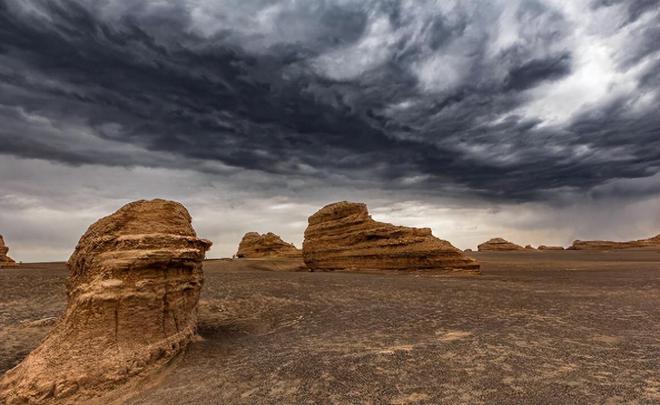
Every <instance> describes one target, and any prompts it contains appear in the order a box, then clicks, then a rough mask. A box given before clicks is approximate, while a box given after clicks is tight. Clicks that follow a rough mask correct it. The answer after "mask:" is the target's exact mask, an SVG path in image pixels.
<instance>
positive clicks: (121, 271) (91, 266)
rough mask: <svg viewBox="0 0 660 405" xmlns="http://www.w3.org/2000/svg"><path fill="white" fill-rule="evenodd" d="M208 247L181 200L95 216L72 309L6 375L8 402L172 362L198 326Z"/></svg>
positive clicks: (123, 379) (0, 385) (75, 264)
mask: <svg viewBox="0 0 660 405" xmlns="http://www.w3.org/2000/svg"><path fill="white" fill-rule="evenodd" d="M210 246H211V242H209V241H207V240H204V239H199V238H197V235H196V234H195V231H194V230H193V228H192V226H191V218H190V214H188V211H187V210H186V209H185V208H184V207H183V206H182V205H181V204H179V203H176V202H173V201H165V200H152V201H144V200H142V201H136V202H133V203H130V204H127V205H125V206H124V207H122V208H121V209H119V210H118V211H117V212H115V213H114V214H112V215H110V216H107V217H105V218H102V219H100V220H99V221H97V222H96V223H94V224H93V225H91V226H90V227H89V229H88V230H87V232H85V234H84V235H83V236H82V238H81V239H80V242H79V243H78V246H76V249H75V251H74V252H73V254H72V255H71V258H69V261H68V267H69V279H68V281H67V298H68V302H67V308H66V311H65V313H64V315H63V316H62V318H60V319H59V320H58V321H57V323H56V325H55V326H54V328H53V330H52V331H51V332H50V333H49V335H48V336H47V337H46V338H45V339H44V340H43V342H42V343H41V345H40V346H39V347H37V348H36V349H35V350H34V351H32V353H30V354H29V355H28V356H27V357H26V358H25V359H24V360H23V361H22V362H21V363H20V364H19V365H17V366H16V367H14V368H13V369H11V370H9V371H8V372H7V373H6V374H5V375H4V377H3V378H2V380H0V403H7V404H13V403H26V402H28V403H44V402H46V403H61V402H80V403H84V402H86V401H88V400H89V399H90V398H94V399H95V400H97V399H99V397H101V398H103V397H104V396H105V395H107V394H109V393H110V392H111V391H112V390H114V389H115V388H118V387H120V386H122V385H124V384H126V383H129V382H131V381H136V380H137V381H139V380H140V378H141V377H145V376H147V375H149V374H150V373H151V372H153V371H155V370H158V369H159V368H161V367H163V366H165V365H166V364H168V363H169V362H170V361H171V360H172V359H173V358H174V357H175V356H176V355H177V354H179V353H180V352H181V351H182V350H183V349H184V348H185V347H186V345H187V344H188V343H189V342H190V340H191V338H192V337H193V336H194V335H195V331H196V324H197V302H198V299H199V294H200V290H201V288H202V283H203V273H202V260H203V259H204V254H205V252H206V251H207V250H208V248H209V247H210Z"/></svg>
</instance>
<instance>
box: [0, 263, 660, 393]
mask: <svg viewBox="0 0 660 405" xmlns="http://www.w3.org/2000/svg"><path fill="white" fill-rule="evenodd" d="M470 256H471V257H474V258H476V259H477V260H479V262H480V263H481V271H482V274H481V275H480V276H466V277H448V276H444V275H438V274H427V273H405V274H400V273H388V274H360V273H329V272H328V273H323V272H315V273H309V272H287V271H267V270H268V269H272V268H276V269H279V270H283V269H287V270H292V269H296V268H297V267H298V266H299V265H300V262H299V261H296V260H292V259H278V260H274V261H269V260H256V259H255V260H250V259H243V260H234V261H229V260H208V261H206V262H205V263H204V273H205V284H204V287H203V290H202V297H201V301H200V317H199V329H198V332H199V335H200V337H201V338H200V339H197V340H196V341H194V342H193V343H192V344H191V345H190V346H189V348H188V350H187V351H186V352H185V353H184V354H183V355H181V356H180V357H179V358H177V359H176V360H175V361H174V363H173V364H172V365H171V366H170V367H169V368H168V369H167V370H166V371H165V372H163V373H162V374H161V375H159V376H157V377H156V378H154V380H153V381H151V383H149V384H147V385H145V386H144V387H142V389H140V390H139V391H138V392H126V393H125V396H124V397H123V398H122V400H123V401H125V402H126V403H132V404H147V403H149V404H153V403H159V404H186V403H191V404H192V403H245V404H254V403H330V402H337V403H347V402H352V403H354V402H367V403H369V402H371V403H384V402H385V403H412V402H420V403H425V402H428V403H438V402H443V403H482V402H490V403H520V402H525V403H621V402H635V401H636V402H638V403H657V402H659V401H660V365H659V363H658V359H660V252H657V251H652V250H647V251H634V250H628V251H611V252H595V251H545V252H535V251H532V252H527V251H523V252H481V253H475V252H473V253H470ZM66 278H67V271H66V268H65V266H64V264H63V263H35V264H23V265H22V266H21V267H19V268H7V269H0V373H3V372H4V371H6V370H8V369H9V368H11V367H13V366H14V365H16V364H18V363H19V362H20V361H21V360H22V359H23V358H24V357H25V356H26V355H27V354H28V353H29V352H30V351H31V350H33V349H34V348H35V347H37V346H38V344H39V342H40V340H41V339H42V338H43V337H44V336H46V334H47V333H48V331H49V330H50V329H51V328H52V327H53V324H54V319H55V317H58V316H59V315H60V314H61V313H62V311H63V310H64V308H65V305H66V297H65V285H64V283H65V280H66Z"/></svg>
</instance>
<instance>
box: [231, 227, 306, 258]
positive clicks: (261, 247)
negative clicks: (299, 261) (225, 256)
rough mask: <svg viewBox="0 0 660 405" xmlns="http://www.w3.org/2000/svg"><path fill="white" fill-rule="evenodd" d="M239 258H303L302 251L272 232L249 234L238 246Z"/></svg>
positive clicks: (237, 254)
mask: <svg viewBox="0 0 660 405" xmlns="http://www.w3.org/2000/svg"><path fill="white" fill-rule="evenodd" d="M236 257H239V258H268V257H270V258H301V257H302V251H301V250H300V249H298V248H296V247H295V246H294V245H293V244H292V243H288V242H285V241H283V240H282V238H280V237H279V236H277V235H275V234H274V233H272V232H268V233H265V234H263V235H260V234H259V233H257V232H248V233H246V234H245V236H243V239H241V243H239V245H238V251H237V252H236Z"/></svg>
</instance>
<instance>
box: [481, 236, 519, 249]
mask: <svg viewBox="0 0 660 405" xmlns="http://www.w3.org/2000/svg"><path fill="white" fill-rule="evenodd" d="M477 249H478V250H479V251H480V252H489V251H496V252H502V251H512V250H525V248H524V247H522V246H520V245H516V244H515V243H511V242H509V241H507V240H505V239H502V238H493V239H491V240H489V241H486V242H484V243H482V244H480V245H479V246H477Z"/></svg>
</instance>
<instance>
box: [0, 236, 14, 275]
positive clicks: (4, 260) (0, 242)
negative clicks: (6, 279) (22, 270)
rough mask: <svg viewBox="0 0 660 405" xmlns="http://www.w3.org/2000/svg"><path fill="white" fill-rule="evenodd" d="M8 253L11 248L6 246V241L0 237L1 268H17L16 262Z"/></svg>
mask: <svg viewBox="0 0 660 405" xmlns="http://www.w3.org/2000/svg"><path fill="white" fill-rule="evenodd" d="M7 252H9V248H8V247H7V246H5V240H4V239H3V238H2V235H0V268H2V267H13V266H16V262H15V261H14V259H12V258H11V257H9V256H7Z"/></svg>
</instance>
